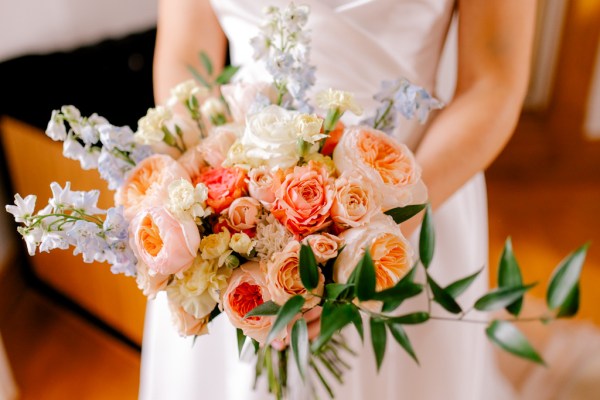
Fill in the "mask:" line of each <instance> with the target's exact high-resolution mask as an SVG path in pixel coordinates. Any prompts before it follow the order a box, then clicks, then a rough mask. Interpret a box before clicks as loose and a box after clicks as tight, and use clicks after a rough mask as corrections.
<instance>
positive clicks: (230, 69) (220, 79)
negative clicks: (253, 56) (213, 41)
mask: <svg viewBox="0 0 600 400" xmlns="http://www.w3.org/2000/svg"><path fill="white" fill-rule="evenodd" d="M239 70H240V67H236V66H233V65H228V66H226V67H225V68H224V69H223V72H221V73H220V74H219V76H217V79H216V80H215V82H217V83H218V84H219V85H225V84H226V83H229V81H230V80H231V78H233V76H234V75H235V74H237V72H238V71H239Z"/></svg>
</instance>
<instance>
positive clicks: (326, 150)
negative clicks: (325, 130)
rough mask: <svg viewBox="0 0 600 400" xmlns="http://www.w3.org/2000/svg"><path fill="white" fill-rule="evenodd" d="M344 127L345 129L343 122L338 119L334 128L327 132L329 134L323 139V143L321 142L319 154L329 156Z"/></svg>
mask: <svg viewBox="0 0 600 400" xmlns="http://www.w3.org/2000/svg"><path fill="white" fill-rule="evenodd" d="M344 129H346V126H345V125H344V123H343V122H342V121H338V123H337V124H336V125H335V128H334V129H333V130H332V131H331V132H329V136H328V137H327V139H325V143H324V144H323V148H322V149H321V154H323V155H324V156H330V155H332V154H333V150H335V147H336V146H337V144H338V143H339V142H340V139H341V138H342V134H343V133H344Z"/></svg>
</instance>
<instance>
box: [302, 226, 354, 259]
mask: <svg viewBox="0 0 600 400" xmlns="http://www.w3.org/2000/svg"><path fill="white" fill-rule="evenodd" d="M303 243H304V244H307V245H309V246H310V248H311V249H312V251H313V253H314V254H315V259H316V260H317V262H318V263H320V264H325V263H326V262H327V261H328V260H331V259H332V258H335V257H337V256H338V252H339V250H340V247H342V244H343V243H344V241H343V240H342V239H341V238H339V237H337V236H335V235H332V234H329V233H323V234H318V235H310V236H307V237H306V238H304V240H303Z"/></svg>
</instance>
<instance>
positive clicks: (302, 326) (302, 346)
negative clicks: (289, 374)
mask: <svg viewBox="0 0 600 400" xmlns="http://www.w3.org/2000/svg"><path fill="white" fill-rule="evenodd" d="M291 344H292V351H293V352H294V358H295V360H296V365H298V371H299V372H300V376H301V377H302V379H304V377H305V374H306V368H307V366H308V356H309V346H308V328H307V326H306V320H305V319H304V318H300V319H298V320H297V321H296V322H295V323H294V326H293V327H292V338H291Z"/></svg>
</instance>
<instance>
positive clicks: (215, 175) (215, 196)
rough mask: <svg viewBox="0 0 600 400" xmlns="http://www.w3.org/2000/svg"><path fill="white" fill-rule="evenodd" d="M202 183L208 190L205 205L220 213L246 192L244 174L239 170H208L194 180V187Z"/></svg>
mask: <svg viewBox="0 0 600 400" xmlns="http://www.w3.org/2000/svg"><path fill="white" fill-rule="evenodd" d="M199 182H202V183H204V184H205V185H206V187H207V188H208V199H207V200H206V204H208V205H209V206H211V207H212V208H213V210H215V212H216V213H220V212H221V211H223V210H224V209H226V208H227V207H229V205H230V204H231V203H232V202H233V201H234V200H235V199H237V198H239V197H242V196H243V195H245V194H246V193H247V192H248V186H247V184H246V172H245V171H244V170H243V169H241V168H236V167H233V168H210V169H208V170H206V171H205V172H203V173H202V174H200V176H198V178H197V179H195V180H194V182H193V183H194V185H196V184H198V183H199Z"/></svg>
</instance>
